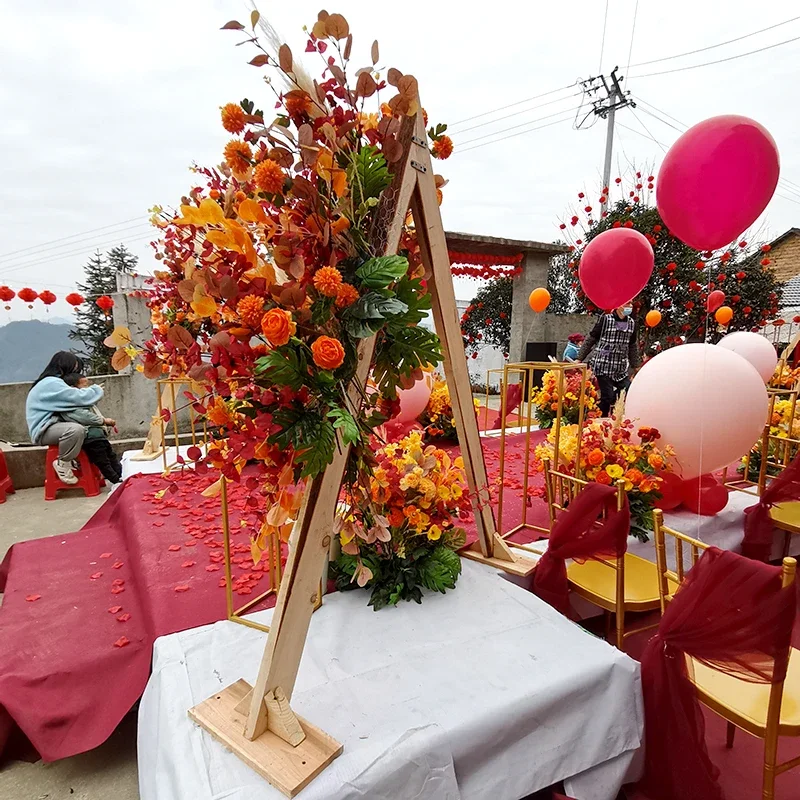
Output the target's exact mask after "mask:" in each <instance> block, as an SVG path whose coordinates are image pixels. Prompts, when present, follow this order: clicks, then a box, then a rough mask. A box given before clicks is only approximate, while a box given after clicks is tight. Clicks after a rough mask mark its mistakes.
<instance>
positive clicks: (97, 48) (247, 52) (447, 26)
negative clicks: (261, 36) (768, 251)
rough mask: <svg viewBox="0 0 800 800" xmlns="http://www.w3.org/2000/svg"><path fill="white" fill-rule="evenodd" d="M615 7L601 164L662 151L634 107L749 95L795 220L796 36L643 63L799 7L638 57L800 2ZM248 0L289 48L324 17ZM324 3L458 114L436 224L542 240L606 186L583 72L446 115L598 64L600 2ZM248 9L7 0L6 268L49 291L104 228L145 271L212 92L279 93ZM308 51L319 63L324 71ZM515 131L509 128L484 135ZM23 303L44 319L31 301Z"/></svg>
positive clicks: (714, 104)
mask: <svg viewBox="0 0 800 800" xmlns="http://www.w3.org/2000/svg"><path fill="white" fill-rule="evenodd" d="M609 5H610V9H609V12H608V19H607V25H606V34H605V44H604V46H603V57H602V71H603V72H604V73H606V74H608V72H609V71H610V70H611V69H612V68H613V67H614V66H615V65H619V66H620V68H621V72H622V73H623V74H627V72H628V70H627V69H626V66H627V64H628V61H629V51H630V63H631V65H632V66H631V68H630V76H631V77H630V79H629V80H627V81H626V82H625V86H626V88H628V89H630V91H631V93H632V95H633V97H634V98H636V99H637V101H643V102H640V105H639V107H638V108H637V109H636V111H635V112H632V111H631V110H629V109H625V110H623V111H621V112H620V113H619V115H618V121H619V122H620V123H622V124H623V125H625V126H628V128H631V129H633V130H628V129H626V128H621V127H618V128H617V132H616V140H615V159H614V160H615V167H614V170H613V172H612V177H613V175H616V174H617V167H616V164H617V161H618V160H619V163H620V165H621V166H622V167H623V168H624V165H625V163H626V162H627V161H635V162H637V163H639V164H645V163H655V164H656V165H657V164H658V162H659V161H660V159H661V158H662V157H663V152H662V150H661V147H660V146H659V145H658V144H656V143H655V142H653V141H652V140H651V138H650V135H649V134H648V133H647V132H646V131H645V130H644V128H643V127H642V124H641V123H644V126H646V128H647V129H649V132H650V134H652V136H653V137H654V138H655V139H657V140H659V141H660V142H662V143H663V144H665V145H667V146H668V145H669V144H670V143H671V142H672V141H674V139H675V138H676V137H677V136H678V135H679V134H678V132H677V131H675V130H673V129H671V128H669V127H667V126H666V125H665V124H664V123H663V122H661V121H658V120H656V119H654V118H653V117H652V116H649V115H648V114H646V113H645V111H648V110H649V111H653V110H654V109H658V110H659V111H660V112H661V115H662V117H663V116H664V115H670V117H666V119H667V121H668V122H672V123H675V120H680V121H681V122H682V123H685V124H687V125H691V124H694V123H696V122H698V121H700V120H702V119H704V118H706V117H709V116H714V115H716V114H723V113H738V114H744V115H747V116H751V117H753V118H755V119H756V120H758V121H759V122H761V123H762V124H763V125H765V126H766V127H767V128H768V129H769V130H770V132H771V133H772V135H773V136H774V138H775V140H776V141H777V143H778V147H779V149H780V151H781V161H782V170H781V174H782V178H784V179H786V180H788V181H789V182H790V183H788V184H786V183H782V184H781V187H780V188H779V190H778V192H779V195H784V197H781V196H779V195H776V196H775V198H774V199H773V201H772V203H771V204H770V206H769V208H768V209H767V212H766V215H765V218H764V223H765V225H766V230H767V232H768V235H778V234H780V233H782V232H783V231H784V230H786V229H787V228H788V227H792V226H795V225H798V224H800V151H799V150H798V144H800V134H799V133H798V124H797V123H798V115H799V114H800V111H798V107H797V104H796V102H795V99H794V97H795V94H796V92H795V87H796V85H797V79H798V68H797V67H796V66H795V67H794V68H793V67H792V66H791V65H792V64H795V65H796V64H797V63H798V54H799V53H800V41H797V42H792V43H789V44H785V45H783V46H780V47H775V48H773V49H770V50H766V51H764V52H762V53H758V54H755V55H751V56H748V57H745V58H740V59H737V60H732V61H728V62H726V63H720V64H716V65H713V66H707V67H703V68H701V69H692V70H682V71H679V72H674V73H671V74H664V75H657V76H653V77H640V78H637V77H636V76H637V75H639V76H644V75H645V74H647V73H651V72H661V71H664V70H672V69H678V68H681V67H687V66H690V65H693V64H700V63H703V62H706V61H712V60H716V59H720V58H726V57H729V56H733V55H736V54H739V53H746V52H748V51H751V50H756V49H758V48H761V47H765V46H767V45H771V44H774V43H777V42H782V41H784V40H787V39H792V38H794V37H800V20H798V21H796V22H791V23H789V24H786V25H781V26H780V27H776V28H774V29H773V30H770V31H766V32H765V33H762V34H759V35H757V36H751V37H749V38H745V39H742V40H741V41H737V42H734V43H732V44H729V45H726V46H725V47H719V48H716V49H712V50H708V51H706V52H701V53H697V54H695V55H690V56H687V57H685V58H680V59H671V60H668V61H660V62H658V63H655V64H649V65H645V66H640V67H636V66H633V65H636V64H640V63H641V62H647V61H652V60H654V59H660V58H663V57H666V56H672V55H674V54H678V53H684V52H686V51H689V50H694V49H698V48H704V47H708V46H710V45H714V44H717V43H719V42H722V41H725V40H728V39H733V38H735V37H739V36H744V35H745V34H748V33H751V32H753V31H756V30H758V29H761V28H766V27H767V26H770V25H773V24H777V23H781V22H784V21H785V20H788V19H790V18H791V17H792V16H794V15H795V14H796V13H798V12H795V11H794V9H796V8H797V6H796V4H795V3H792V2H791V1H790V0H764V2H761V3H759V4H758V5H757V10H758V13H754V11H755V8H756V6H754V4H753V3H752V0H729V2H727V3H726V4H724V10H723V6H722V5H721V4H720V3H718V2H712V0H691V1H690V0H672V1H671V2H670V3H669V4H664V3H654V2H646V1H645V0H642V2H639V3H638V12H637V14H636V25H635V31H634V32H633V38H632V36H631V34H632V26H633V20H634V12H635V10H636V9H637V0H611V2H610V3H609ZM260 9H261V12H262V14H263V15H264V16H267V17H269V18H270V19H271V21H272V22H273V24H274V25H275V27H276V28H277V29H278V30H279V31H280V32H281V34H282V36H283V37H284V38H285V39H286V41H288V43H289V44H290V45H291V47H292V49H293V51H294V53H295V57H298V56H299V55H300V54H301V53H302V50H303V46H304V42H305V38H304V35H303V32H302V26H303V25H304V24H306V23H308V24H309V25H311V24H312V23H313V21H314V20H315V19H316V12H317V11H318V6H317V4H314V3H308V2H297V0H294V1H293V2H288V1H287V0H284V2H282V3H277V2H274V1H273V2H270V3H264V4H262V5H260ZM327 9H328V11H330V12H334V11H338V12H340V13H343V14H344V15H345V16H346V17H347V19H348V20H349V22H350V26H351V29H352V31H353V33H354V38H355V47H354V61H355V62H356V66H358V65H359V64H360V63H362V62H363V63H365V64H366V63H368V61H367V53H368V51H369V46H370V44H371V43H372V40H373V39H374V38H377V39H378V40H379V42H380V50H381V62H380V63H381V64H383V65H385V66H387V67H388V66H396V67H397V68H399V69H401V70H402V71H403V72H407V73H413V74H414V75H416V76H417V78H418V80H419V85H420V93H421V97H422V101H423V105H424V106H425V108H426V109H427V111H428V114H429V116H430V119H431V121H432V122H447V123H451V124H452V127H453V129H452V137H453V139H454V141H455V144H456V151H455V153H454V155H453V156H452V157H451V158H450V160H448V161H446V162H440V164H439V165H438V166H439V168H440V171H441V172H442V173H443V174H444V175H445V177H447V178H448V179H449V180H450V183H449V185H448V186H447V187H446V189H445V202H444V205H443V206H442V213H443V216H444V223H445V227H446V228H447V229H449V230H458V231H467V232H470V233H478V234H489V235H495V236H506V237H514V238H523V239H534V240H541V241H552V240H553V239H555V238H556V237H557V236H558V217H559V216H560V215H561V214H563V213H564V211H565V209H567V208H568V207H570V206H571V204H572V203H573V202H574V201H575V196H576V193H577V192H578V191H579V190H581V189H584V190H586V191H587V195H588V196H589V197H594V196H595V195H596V193H597V189H598V188H599V187H600V183H601V178H600V174H601V170H602V162H603V153H604V143H605V128H606V126H605V123H604V122H603V121H602V120H597V124H596V125H594V126H593V127H591V128H590V129H588V130H574V129H573V127H572V118H573V117H574V115H575V113H576V110H577V109H576V107H577V106H578V103H579V101H580V97H578V96H576V93H577V91H578V90H577V88H576V89H568V88H563V91H560V92H557V93H555V94H548V95H547V96H545V97H540V98H538V99H534V100H530V101H529V102H526V103H521V104H518V105H515V106H514V107H512V108H509V109H506V110H503V111H498V112H496V113H495V114H493V115H488V116H481V117H480V118H478V119H474V120H472V121H468V122H461V124H458V125H457V124H454V123H458V122H459V121H462V120H465V119H466V118H468V117H473V116H475V115H478V114H482V113H483V112H486V111H490V110H492V109H496V108H499V107H502V106H506V105H508V104H511V103H519V101H520V100H525V99H526V98H531V97H534V96H536V95H541V94H543V93H545V92H550V91H551V90H555V89H561V88H562V87H568V86H570V85H572V84H574V82H575V81H576V80H577V79H585V78H588V77H589V76H591V75H596V74H597V73H598V69H599V68H600V54H601V42H602V40H603V27H604V12H605V9H606V3H605V2H603V0H571V1H570V2H556V3H543V2H530V0H526V2H508V1H507V0H494V2H491V3H484V2H482V3H471V2H451V1H450V0H445V2H439V3H425V4H422V5H417V6H411V7H408V10H406V11H404V6H403V4H401V3H388V2H364V0H359V2H356V1H355V0H348V1H346V2H345V1H343V2H340V3H338V4H337V5H336V6H327ZM487 9H488V10H487ZM247 17H248V6H247V5H246V4H245V3H244V2H243V1H242V0H191V1H190V0H159V1H158V2H156V1H155V0H130V2H127V3H109V2H107V1H106V0H69V2H62V1H61V0H39V2H37V3H25V2H22V0H0V19H2V21H3V24H2V26H0V74H2V75H3V81H2V83H0V148H2V149H1V150H0V152H2V156H3V161H2V163H3V180H2V188H0V199H1V200H2V202H1V203H0V234H2V235H0V284H6V283H7V284H9V285H10V286H11V287H12V288H13V289H19V288H21V287H23V286H27V285H29V286H32V287H33V288H34V289H37V290H42V289H45V288H49V289H51V290H52V291H54V292H55V293H56V294H57V295H59V298H61V297H63V295H64V294H66V293H68V292H69V291H70V290H71V289H73V288H74V285H75V283H76V281H78V280H80V279H81V277H82V267H83V264H84V263H85V262H86V260H87V258H88V257H89V255H90V254H91V253H92V252H93V250H94V249H95V248H96V247H98V246H99V247H100V248H101V249H102V250H106V249H108V248H110V247H113V246H114V245H116V244H119V243H124V244H125V245H126V246H128V247H129V248H130V249H131V250H132V251H133V252H134V253H136V254H137V255H139V256H140V257H141V262H140V265H141V267H142V271H143V272H147V271H149V270H150V269H152V267H153V264H154V262H153V261H152V259H151V257H150V255H149V252H150V251H149V249H148V248H147V246H146V242H147V241H148V236H149V232H148V227H147V225H146V212H147V209H148V208H149V207H150V206H152V205H154V204H156V203H159V204H163V205H165V206H169V205H173V204H175V203H176V202H177V201H178V200H179V198H180V196H181V194H182V193H184V192H185V191H186V190H187V189H188V188H189V186H190V185H191V175H190V173H189V172H188V169H187V168H188V167H189V165H190V164H191V163H192V162H193V161H196V162H198V163H201V164H215V163H218V162H219V161H220V159H221V152H222V148H223V146H224V145H225V143H226V141H227V140H228V138H229V136H228V135H227V134H226V133H225V131H224V130H223V129H222V127H221V126H220V124H219V107H220V106H221V105H223V104H224V103H226V102H231V101H239V100H240V99H242V98H243V97H249V98H251V99H253V100H254V101H255V102H256V103H257V104H260V105H261V106H262V107H263V108H264V109H265V111H268V110H269V109H270V108H271V106H272V103H271V101H270V94H269V92H268V91H267V89H266V87H265V86H264V85H263V83H261V81H260V78H261V75H262V74H263V70H259V69H256V68H254V67H251V66H248V64H247V61H248V60H249V59H250V58H251V57H252V55H253V54H254V53H253V52H252V51H251V49H250V48H248V47H247V46H243V47H235V46H234V45H235V44H236V42H237V41H238V40H239V38H240V35H239V34H237V33H233V32H227V31H220V30H219V27H220V26H221V25H222V24H224V23H225V22H226V21H227V20H229V19H239V20H241V21H242V22H243V23H246V22H247ZM631 42H632V45H631ZM306 57H307V56H306ZM318 63H319V62H317V61H313V62H311V64H310V65H309V66H310V67H311V72H312V74H313V75H315V76H316V75H317V73H318V71H319V70H318ZM554 100H555V101H556V102H551V101H554ZM545 103H548V105H543V104H545ZM646 104H650V105H646ZM536 106H538V108H535V107H536ZM585 111H586V109H584V110H583V111H582V112H581V115H580V116H581V117H582V116H584V114H585ZM512 113H513V114H514V116H513V117H509V118H507V119H502V120H498V121H496V122H493V123H492V120H495V119H496V118H497V117H506V116H507V115H510V114H512ZM551 115H554V116H551ZM671 118H675V119H671ZM536 120H540V121H539V122H537V121H536ZM587 122H591V119H589V120H588V121H587ZM485 123H491V124H485ZM548 123H554V124H552V125H549V127H544V128H541V129H540V130H533V131H527V132H523V131H525V130H526V128H525V124H527V125H528V127H530V128H534V127H537V126H539V125H546V124H548ZM479 124H480V125H481V127H477V128H474V129H473V130H467V129H468V128H471V127H472V126H475V125H479ZM520 125H522V127H516V128H513V129H512V130H508V129H509V128H511V127H512V126H520ZM633 131H638V133H635V132H633ZM509 134H521V135H514V136H511V137H509V138H506V139H505V140H503V141H499V142H498V143H494V144H487V143H488V142H492V141H493V140H494V139H499V138H500V137H504V136H509ZM487 135H488V138H479V137H487ZM470 141H471V142H472V143H471V144H470V143H468V142H470ZM478 145H480V146H478ZM468 148H472V149H468ZM460 150H461V152H460ZM106 226H108V227H106ZM101 227H105V230H96V229H98V228H101ZM87 231H93V232H91V233H86V232H87ZM65 237H72V238H67V239H65ZM62 239H63V241H55V240H62ZM16 251H22V252H16ZM475 288H477V284H475V283H474V282H468V281H464V280H459V281H458V282H457V294H458V296H459V297H463V298H467V299H469V297H471V295H472V294H473V293H474V289H475ZM12 309H13V311H12V312H11V313H10V314H9V313H8V312H5V311H3V310H2V309H0V324H2V323H4V322H6V321H8V320H9V319H27V318H29V317H30V316H31V312H29V311H28V309H27V308H26V307H25V306H24V305H23V304H22V303H20V302H19V301H16V300H15V301H14V302H13V303H12ZM33 314H34V315H35V316H36V317H37V318H40V319H45V318H46V316H45V313H44V309H43V307H42V306H41V304H39V303H37V304H36V307H35V310H34V312H33ZM51 315H53V316H59V317H66V316H68V315H69V309H68V307H67V306H66V304H64V303H63V301H61V300H59V303H58V304H57V305H56V306H54V307H53V310H52V311H51Z"/></svg>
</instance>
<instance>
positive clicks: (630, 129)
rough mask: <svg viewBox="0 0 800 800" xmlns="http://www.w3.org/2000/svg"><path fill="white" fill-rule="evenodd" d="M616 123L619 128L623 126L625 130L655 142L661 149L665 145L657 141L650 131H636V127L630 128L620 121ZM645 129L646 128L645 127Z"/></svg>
mask: <svg viewBox="0 0 800 800" xmlns="http://www.w3.org/2000/svg"><path fill="white" fill-rule="evenodd" d="M617 125H619V127H620V128H625V130H626V131H630V132H631V133H635V134H636V135H637V136H643V137H644V138H645V139H650V141H651V142H655V143H656V144H657V145H658V146H659V147H660V148H661V149H662V150H663V149H664V147H666V146H667V145H665V144H664V143H663V142H659V141H658V139H656V138H655V137H654V136H653V134H651V133H642V132H641V131H637V130H636V128H631V127H629V126H628V125H624V124H623V123H621V122H618V123H617ZM645 130H647V129H646V128H645Z"/></svg>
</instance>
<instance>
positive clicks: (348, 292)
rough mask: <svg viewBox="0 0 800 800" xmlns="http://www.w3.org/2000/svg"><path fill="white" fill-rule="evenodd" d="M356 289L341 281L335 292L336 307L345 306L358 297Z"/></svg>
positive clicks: (351, 303)
mask: <svg viewBox="0 0 800 800" xmlns="http://www.w3.org/2000/svg"><path fill="white" fill-rule="evenodd" d="M359 296H360V295H359V294H358V289H356V287H355V286H351V285H350V284H349V283H343V284H342V285H341V286H340V287H339V289H338V291H337V292H336V307H337V308H347V307H348V306H351V305H353V303H355V301H356V300H358V298H359Z"/></svg>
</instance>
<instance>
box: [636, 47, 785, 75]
mask: <svg viewBox="0 0 800 800" xmlns="http://www.w3.org/2000/svg"><path fill="white" fill-rule="evenodd" d="M798 40H800V36H795V37H794V38H792V39H786V40H784V41H782V42H776V43H775V44H769V45H766V46H765V47H759V48H758V49H757V50H749V51H748V52H747V53H738V54H737V55H735V56H728V57H727V58H719V59H717V60H716V61H705V62H704V63H702V64H691V65H689V66H688V67H676V68H675V69H665V70H662V71H661V72H648V73H645V74H644V75H633V76H632V77H633V78H636V79H637V80H638V79H639V78H653V77H655V76H656V75H671V74H672V73H673V72H684V71H686V70H690V69H699V68H700V67H710V66H711V65H712V64H723V63H725V62H726V61H735V60H736V59H738V58H745V57H746V56H752V55H755V54H756V53H763V52H764V51H766V50H773V49H774V48H776V47H781V46H782V45H784V44H791V43H792V42H796V41H798ZM630 77H631V76H629V79H630Z"/></svg>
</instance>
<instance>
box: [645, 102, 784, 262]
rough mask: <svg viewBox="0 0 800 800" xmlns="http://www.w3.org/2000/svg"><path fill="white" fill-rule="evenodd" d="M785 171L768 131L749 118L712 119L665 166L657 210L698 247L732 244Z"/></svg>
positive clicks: (675, 150) (696, 129)
mask: <svg viewBox="0 0 800 800" xmlns="http://www.w3.org/2000/svg"><path fill="white" fill-rule="evenodd" d="M779 174H780V159H779V156H778V148H777V146H776V145H775V141H774V140H773V138H772V136H770V134H769V132H768V131H767V130H766V129H765V128H763V127H762V126H761V125H759V124H758V123H757V122H755V121H754V120H752V119H748V118H747V117H740V116H737V115H735V114H728V115H725V116H721V117H712V118H711V119H707V120H704V121H703V122H700V123H698V124H697V125H695V126H694V127H692V128H689V130H688V131H686V133H684V134H683V135H682V136H681V137H680V138H679V139H678V140H677V141H676V142H675V144H673V145H672V147H670V149H669V152H668V153H667V155H666V157H665V158H664V161H663V163H662V164H661V169H660V170H659V173H658V184H657V186H656V201H657V205H658V212H659V214H661V218H662V219H663V220H664V222H665V223H666V225H667V227H668V228H669V229H670V231H671V232H672V233H673V234H675V236H677V237H678V238H679V239H680V240H681V241H683V242H685V243H686V244H688V245H689V246H690V247H694V248H695V249H696V250H716V249H717V248H718V247H723V246H724V245H726V244H728V243H730V242H732V241H733V240H734V239H736V237H737V236H739V234H741V233H742V232H743V231H744V230H745V229H746V228H747V227H749V226H750V225H752V224H753V223H754V222H755V221H756V219H758V216H759V215H760V214H761V212H762V211H763V210H764V209H765V208H766V207H767V203H769V201H770V199H771V197H772V195H773V193H774V192H775V187H776V186H777V185H778V175H779Z"/></svg>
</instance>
